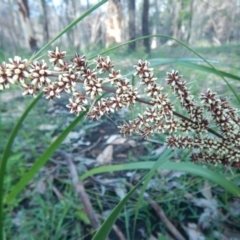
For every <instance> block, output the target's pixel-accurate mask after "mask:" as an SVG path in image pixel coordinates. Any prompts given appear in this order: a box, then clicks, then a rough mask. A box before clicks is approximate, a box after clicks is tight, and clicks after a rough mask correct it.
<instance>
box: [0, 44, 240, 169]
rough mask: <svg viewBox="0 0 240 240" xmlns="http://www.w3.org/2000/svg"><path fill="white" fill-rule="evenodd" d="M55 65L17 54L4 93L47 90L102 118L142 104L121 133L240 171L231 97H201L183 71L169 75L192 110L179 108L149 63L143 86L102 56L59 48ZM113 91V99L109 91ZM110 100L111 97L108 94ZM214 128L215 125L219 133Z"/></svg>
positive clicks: (142, 66) (0, 69) (239, 132)
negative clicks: (159, 139)
mask: <svg viewBox="0 0 240 240" xmlns="http://www.w3.org/2000/svg"><path fill="white" fill-rule="evenodd" d="M48 56H49V62H48V63H46V62H45V61H44V60H41V61H36V60H34V61H31V60H27V59H21V57H19V56H16V57H14V58H13V59H9V62H3V63H2V64H1V65H0V89H1V90H6V89H8V88H9V87H10V86H11V85H12V84H17V85H19V86H20V87H21V88H22V90H23V93H22V94H23V95H32V96H36V95H37V94H38V93H39V92H40V91H43V92H44V95H45V97H46V99H49V100H52V99H54V98H61V95H63V94H69V102H68V103H66V106H67V108H69V110H70V113H74V114H76V115H79V114H80V113H81V112H83V111H85V110H86V109H87V108H89V111H88V114H87V116H88V117H89V118H90V119H93V120H99V119H100V118H101V117H102V116H104V115H109V114H110V113H113V112H117V111H119V110H120V109H122V108H125V107H126V108H129V107H133V106H134V105H135V104H136V103H137V102H139V103H141V104H142V105H143V106H144V107H143V108H142V109H143V112H142V113H141V114H138V116H137V117H136V118H135V119H132V120H130V121H128V122H124V123H122V125H120V126H119V131H120V133H122V134H124V135H131V134H138V135H141V136H142V137H143V138H148V137H149V136H151V135H153V134H157V133H161V134H166V145H167V146H168V147H170V148H178V149H188V150H191V152H192V153H191V160H192V161H194V162H198V161H203V162H208V163H213V164H223V165H228V166H233V167H240V162H239V160H240V144H239V139H240V129H239V126H240V118H239V116H238V114H237V110H236V109H235V108H233V107H232V106H231V104H230V103H229V101H228V100H227V99H226V98H223V97H218V96H217V94H216V93H215V92H212V91H211V90H207V91H206V92H203V93H201V94H200V96H199V99H198V100H197V99H195V98H194V96H193V95H191V93H190V91H189V89H188V88H187V82H186V80H184V79H183V77H182V76H181V75H180V74H179V72H178V71H175V70H172V71H171V72H168V73H167V74H166V79H165V80H166V83H167V86H168V87H169V88H170V89H171V92H172V94H173V95H174V96H175V97H176V98H177V99H178V100H179V101H178V102H179V103H180V105H181V107H182V108H183V109H184V111H185V112H186V115H182V114H180V113H178V112H176V111H175V110H174V104H173V103H172V101H171V100H170V99H171V98H169V97H168V95H167V93H166V91H165V90H164V88H163V86H161V85H160V84H159V83H158V82H159V81H158V80H157V78H156V77H155V74H154V69H153V68H151V67H150V63H149V62H148V61H144V60H139V61H138V63H137V64H136V65H135V66H133V68H134V69H135V72H134V76H135V77H137V78H138V79H139V81H138V82H139V84H137V85H135V86H133V85H132V84H131V81H130V80H129V79H128V78H126V77H125V76H123V75H121V71H120V70H115V68H114V65H113V63H112V61H111V60H110V58H109V57H102V56H98V57H97V58H96V59H95V60H93V61H91V62H89V61H88V60H87V58H86V57H85V56H84V55H79V54H75V55H74V56H73V57H71V58H70V59H66V52H65V51H61V50H60V49H59V48H56V49H55V50H54V51H49V52H48ZM105 92H108V94H107V95H106V96H107V97H103V96H102V95H103V93H105ZM104 96H105V95H104ZM209 126H215V128H214V129H218V131H216V130H213V128H210V127H209Z"/></svg>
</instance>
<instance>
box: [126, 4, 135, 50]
mask: <svg viewBox="0 0 240 240" xmlns="http://www.w3.org/2000/svg"><path fill="white" fill-rule="evenodd" d="M135 12H136V5H135V0H128V37H129V40H133V39H134V38H136V28H135ZM135 49H136V42H132V43H130V44H128V50H129V51H134V50H135Z"/></svg>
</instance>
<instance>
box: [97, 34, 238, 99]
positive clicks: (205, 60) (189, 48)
mask: <svg viewBox="0 0 240 240" xmlns="http://www.w3.org/2000/svg"><path fill="white" fill-rule="evenodd" d="M153 37H162V38H168V39H171V40H174V41H175V42H177V43H179V44H180V45H182V46H183V47H185V48H187V49H188V50H189V51H190V52H193V53H194V54H195V55H196V56H198V57H199V58H201V59H202V60H203V61H204V62H205V63H207V64H208V65H209V66H210V67H211V68H212V69H214V70H215V71H216V72H218V75H219V76H220V77H221V78H222V79H223V81H224V82H225V83H226V84H227V86H228V88H229V89H230V90H231V91H232V93H233V94H234V96H235V97H236V99H237V100H238V102H239V104H240V96H238V94H237V92H236V91H235V90H234V88H233V87H232V85H231V84H229V83H228V81H227V80H226V79H225V78H224V75H223V74H222V73H221V72H219V71H218V70H217V69H216V68H215V67H214V66H213V65H212V64H211V63H210V62H209V61H208V60H207V59H206V58H204V57H202V56H201V55H200V54H199V53H198V52H196V51H195V50H193V49H192V48H191V47H189V46H188V45H187V44H185V43H183V42H181V41H179V40H177V39H176V38H173V37H171V36H168V35H163V34H152V35H148V36H144V37H140V38H136V39H133V40H131V41H128V42H125V43H123V44H120V45H117V46H115V47H112V48H109V49H107V50H104V51H102V52H101V53H99V54H100V55H101V54H106V53H108V52H111V51H113V50H115V49H118V48H120V47H122V46H125V45H127V44H129V43H133V42H137V41H140V40H144V39H146V38H153Z"/></svg>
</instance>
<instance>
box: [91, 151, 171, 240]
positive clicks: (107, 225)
mask: <svg viewBox="0 0 240 240" xmlns="http://www.w3.org/2000/svg"><path fill="white" fill-rule="evenodd" d="M168 159H169V158H168V157H165V155H164V157H162V156H160V158H159V159H158V160H157V162H155V163H154V164H153V165H152V169H151V171H150V172H149V173H148V174H147V175H146V176H145V177H144V178H143V179H142V180H141V181H140V182H139V183H138V184H137V185H136V186H135V187H134V188H133V189H132V190H131V191H130V192H129V193H128V194H127V195H126V196H125V197H124V198H123V199H122V200H121V201H120V202H119V203H118V205H117V206H116V207H115V208H114V209H113V211H112V212H111V214H110V215H109V216H108V218H107V219H106V220H105V222H104V223H103V224H102V225H101V227H100V229H99V230H98V231H97V233H96V234H95V235H94V237H93V239H92V240H99V239H107V236H108V234H109V232H110V231H111V229H112V226H113V224H114V222H115V221H116V219H117V217H118V215H119V214H120V212H121V210H122V209H123V207H124V206H125V204H126V202H127V201H128V199H129V198H130V197H131V196H132V194H133V193H134V192H135V191H136V190H137V188H138V187H139V186H140V185H141V184H142V182H143V181H145V180H146V179H147V178H148V177H149V176H150V175H151V174H153V173H154V172H155V171H156V170H157V169H158V168H159V167H160V166H161V165H162V164H164V162H166V161H167V160H168Z"/></svg>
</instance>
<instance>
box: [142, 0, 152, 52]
mask: <svg viewBox="0 0 240 240" xmlns="http://www.w3.org/2000/svg"><path fill="white" fill-rule="evenodd" d="M148 12H149V0H143V11H142V35H143V36H147V35H149V21H148ZM143 45H144V47H145V51H146V53H150V39H149V38H145V39H144V40H143Z"/></svg>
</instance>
